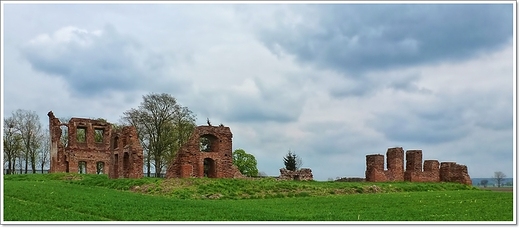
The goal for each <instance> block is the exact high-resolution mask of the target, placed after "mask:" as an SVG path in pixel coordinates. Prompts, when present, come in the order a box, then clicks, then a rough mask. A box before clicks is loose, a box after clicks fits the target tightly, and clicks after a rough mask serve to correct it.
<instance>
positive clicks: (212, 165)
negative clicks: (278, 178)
mask: <svg viewBox="0 0 520 228" xmlns="http://www.w3.org/2000/svg"><path fill="white" fill-rule="evenodd" d="M232 138H233V134H232V133H231V130H230V129H229V127H224V126H198V127H196V128H195V130H194V131H193V133H192V135H191V137H190V139H189V140H188V142H187V143H185V144H184V145H183V146H182V147H181V148H180V150H179V152H178V153H177V155H176V156H175V158H174V160H173V162H170V166H169V167H168V169H167V170H166V178H178V177H181V178H186V177H210V178H238V177H243V175H242V174H241V173H240V171H239V170H238V168H237V167H236V166H235V165H233V154H232ZM201 140H207V141H209V146H208V147H207V148H201V142H202V141H201Z"/></svg>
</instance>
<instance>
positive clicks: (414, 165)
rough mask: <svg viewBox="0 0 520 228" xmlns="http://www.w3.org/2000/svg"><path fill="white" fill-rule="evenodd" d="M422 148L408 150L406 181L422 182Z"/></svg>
mask: <svg viewBox="0 0 520 228" xmlns="http://www.w3.org/2000/svg"><path fill="white" fill-rule="evenodd" d="M422 169H423V167H422V150H407V151H406V172H405V174H404V176H405V178H404V179H405V180H406V181H412V182H421V179H422V178H421V176H422Z"/></svg>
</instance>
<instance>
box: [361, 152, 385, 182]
mask: <svg viewBox="0 0 520 228" xmlns="http://www.w3.org/2000/svg"><path fill="white" fill-rule="evenodd" d="M366 161H367V170H366V171H365V179H366V180H367V181H370V182H381V181H386V175H385V156H384V155H381V154H373V155H367V156H366Z"/></svg>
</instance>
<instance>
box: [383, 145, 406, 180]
mask: <svg viewBox="0 0 520 228" xmlns="http://www.w3.org/2000/svg"><path fill="white" fill-rule="evenodd" d="M386 166H387V169H388V171H387V172H386V174H387V175H386V177H387V179H388V180H389V181H404V150H403V148H402V147H394V148H388V150H387V152H386Z"/></svg>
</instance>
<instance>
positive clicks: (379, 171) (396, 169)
mask: <svg viewBox="0 0 520 228" xmlns="http://www.w3.org/2000/svg"><path fill="white" fill-rule="evenodd" d="M386 157H387V160H386V164H387V170H385V169H384V168H385V156H384V155H381V154H374V155H367V156H366V161H367V170H366V171H365V178H366V180H367V181H371V182H385V181H403V180H404V150H403V148H401V147H394V148H388V150H387V151H386Z"/></svg>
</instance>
